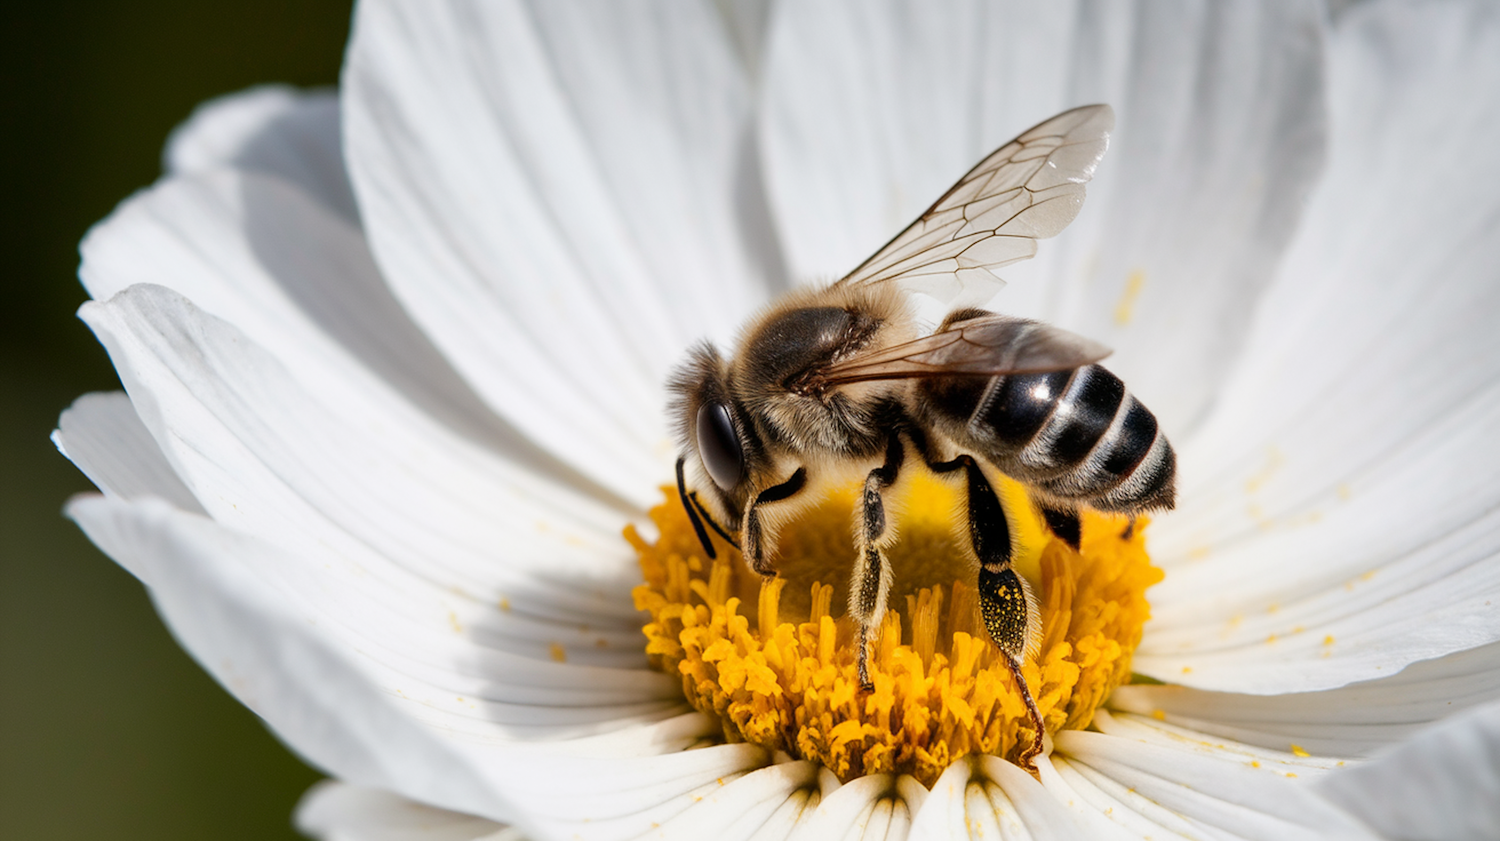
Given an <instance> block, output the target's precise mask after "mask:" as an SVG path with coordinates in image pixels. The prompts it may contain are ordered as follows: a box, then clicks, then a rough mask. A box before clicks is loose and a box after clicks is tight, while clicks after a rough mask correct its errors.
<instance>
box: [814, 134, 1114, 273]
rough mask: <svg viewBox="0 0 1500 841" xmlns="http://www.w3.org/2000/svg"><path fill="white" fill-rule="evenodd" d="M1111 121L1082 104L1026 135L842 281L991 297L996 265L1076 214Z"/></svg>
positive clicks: (1017, 257) (1027, 251)
mask: <svg viewBox="0 0 1500 841" xmlns="http://www.w3.org/2000/svg"><path fill="white" fill-rule="evenodd" d="M1114 125H1115V112H1114V110H1113V109H1111V108H1110V107H1109V106H1108V105H1085V106H1083V107H1081V108H1074V109H1073V110H1071V111H1064V112H1063V113H1061V114H1058V115H1057V116H1056V117H1053V118H1052V119H1050V120H1047V121H1046V122H1043V123H1041V124H1040V125H1037V126H1035V127H1034V128H1032V129H1030V130H1028V131H1027V132H1025V133H1024V134H1022V135H1021V136H1020V137H1017V138H1016V139H1015V140H1012V141H1011V142H1009V143H1007V144H1005V145H1004V146H1002V147H1000V148H999V149H996V150H995V151H994V152H993V153H991V154H990V156H989V157H987V158H985V159H984V160H982V161H980V162H979V164H978V166H975V167H974V168H973V169H971V170H969V172H968V174H967V175H965V176H964V177H963V178H961V179H959V181H958V183H957V184H954V185H953V187H952V189H950V190H949V191H948V192H947V193H944V194H943V197H942V198H940V199H938V200H937V202H936V203H934V204H933V205H932V207H930V208H928V209H927V212H925V213H923V214H922V215H921V216H920V217H919V218H918V219H917V221H915V222H913V223H911V225H910V226H908V227H907V228H906V230H904V231H902V232H901V233H899V234H897V235H896V236H895V238H894V239H892V240H891V241H890V242H888V243H886V244H885V246H884V247H883V248H881V249H880V250H879V251H877V252H875V254H874V255H873V256H872V257H870V259H868V260H866V261H865V262H864V263H861V264H860V266H859V268H857V269H855V270H854V271H852V272H850V273H849V274H848V275H847V276H845V277H844V278H843V279H842V280H840V281H839V283H841V284H843V283H883V282H888V281H895V282H899V283H900V284H901V285H902V286H903V287H904V288H907V289H909V290H910V291H913V292H923V293H926V294H929V295H932V296H934V297H936V298H939V299H940V300H947V301H951V300H954V299H955V298H958V297H961V296H962V297H971V296H970V295H965V294H964V293H965V290H966V289H979V290H984V289H988V291H989V292H991V293H993V292H994V291H997V290H998V289H999V287H1000V286H1001V285H1003V281H1000V279H999V278H998V277H996V276H995V275H994V273H993V271H994V270H995V269H998V268H1000V267H1001V266H1008V265H1010V264H1011V263H1015V262H1018V261H1021V260H1025V259H1027V258H1029V257H1031V256H1032V255H1034V254H1036V241H1037V240H1039V239H1047V238H1048V237H1054V236H1057V235H1058V234H1059V233H1062V230H1063V228H1066V227H1067V226H1068V223H1070V222H1072V221H1073V218H1074V217H1075V216H1077V215H1078V211H1079V209H1080V208H1082V207H1083V195H1084V185H1085V184H1086V183H1088V181H1089V179H1091V178H1093V177H1094V168H1095V167H1096V166H1098V164H1099V160H1100V159H1101V158H1103V157H1104V151H1105V150H1106V149H1108V148H1109V132H1110V130H1111V129H1113V128H1114ZM986 297H987V296H986Z"/></svg>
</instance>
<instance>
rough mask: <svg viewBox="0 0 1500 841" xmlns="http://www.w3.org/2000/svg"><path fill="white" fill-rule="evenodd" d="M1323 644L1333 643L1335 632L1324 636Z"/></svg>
mask: <svg viewBox="0 0 1500 841" xmlns="http://www.w3.org/2000/svg"><path fill="white" fill-rule="evenodd" d="M1323 644H1324V645H1333V634H1329V635H1328V636H1326V637H1324V638H1323Z"/></svg>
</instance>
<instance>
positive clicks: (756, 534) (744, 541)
mask: <svg viewBox="0 0 1500 841" xmlns="http://www.w3.org/2000/svg"><path fill="white" fill-rule="evenodd" d="M806 484H807V468H805V467H799V468H797V472H795V473H793V474H792V475H791V477H790V478H788V479H787V480H786V481H785V482H782V483H781V484H779V485H772V486H771V487H769V488H766V489H765V490H763V491H761V492H760V493H758V494H756V495H755V496H753V497H751V498H750V502H749V503H748V504H747V505H746V506H745V531H744V535H743V536H742V537H741V538H740V551H741V552H742V553H744V556H745V562H746V563H748V564H750V568H751V569H753V570H755V571H756V572H758V573H760V574H761V575H766V576H770V575H775V574H776V567H774V566H772V564H771V553H772V552H773V551H774V550H775V548H776V534H775V533H774V531H772V530H770V529H768V528H767V527H766V524H765V521H764V520H762V519H761V516H760V507H761V506H762V505H768V504H770V503H773V502H780V501H782V500H783V499H787V498H789V497H791V496H793V495H795V494H796V493H797V492H798V491H800V490H802V487H803V486H804V485H806Z"/></svg>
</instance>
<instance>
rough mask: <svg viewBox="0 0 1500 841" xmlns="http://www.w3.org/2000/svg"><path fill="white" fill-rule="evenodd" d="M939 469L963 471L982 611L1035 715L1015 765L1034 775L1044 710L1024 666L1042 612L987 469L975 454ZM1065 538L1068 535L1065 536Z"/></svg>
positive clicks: (935, 468) (932, 465)
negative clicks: (1015, 559) (1020, 569)
mask: <svg viewBox="0 0 1500 841" xmlns="http://www.w3.org/2000/svg"><path fill="white" fill-rule="evenodd" d="M928 466H929V467H930V468H932V470H933V471H934V472H937V473H949V472H952V471H954V470H960V469H961V470H963V471H964V472H965V475H966V477H967V479H968V491H969V545H970V546H971V547H972V548H973V550H974V555H975V557H976V558H977V559H978V560H979V581H978V584H979V612H980V615H981V616H982V617H983V618H984V626H985V629H986V630H988V631H989V633H990V639H992V640H994V641H995V645H996V646H997V647H998V648H999V649H1000V651H1001V653H1003V654H1004V655H1005V659H1006V661H1007V662H1008V664H1009V665H1010V672H1011V676H1012V677H1014V678H1015V681H1016V686H1017V687H1018V688H1019V689H1020V690H1021V699H1022V700H1023V701H1025V703H1026V711H1027V713H1028V714H1029V715H1030V717H1031V729H1032V739H1031V743H1030V744H1029V745H1027V746H1026V747H1025V748H1024V749H1023V750H1022V751H1021V754H1020V756H1019V757H1018V759H1017V764H1018V765H1020V766H1021V767H1022V768H1024V769H1026V770H1027V771H1029V772H1031V773H1032V774H1033V775H1035V774H1036V773H1037V771H1036V762H1035V760H1036V757H1037V756H1038V755H1039V754H1040V753H1041V752H1042V737H1043V735H1044V733H1045V729H1044V727H1043V723H1042V714H1041V712H1040V711H1039V710H1038V709H1037V707H1036V701H1035V700H1034V699H1032V697H1031V690H1030V688H1029V687H1027V685H1026V679H1025V677H1024V676H1023V675H1022V673H1021V666H1022V665H1023V664H1024V663H1025V662H1026V658H1027V657H1028V656H1030V655H1032V654H1033V653H1035V649H1036V647H1037V644H1038V638H1039V637H1040V635H1041V612H1040V611H1039V610H1038V608H1037V602H1036V597H1035V596H1034V595H1032V592H1031V586H1030V585H1029V584H1027V583H1026V579H1024V578H1022V577H1021V576H1020V575H1019V574H1018V573H1017V572H1016V570H1015V567H1013V566H1012V565H1011V543H1010V524H1009V523H1008V522H1007V521H1006V519H1005V509H1004V507H1003V506H1001V504H1000V497H999V496H997V495H996V493H995V490H994V488H993V487H991V486H990V482H989V480H988V479H987V478H985V475H984V471H983V470H981V469H980V467H979V463H978V462H976V461H975V460H974V458H973V457H972V456H967V455H961V456H959V457H958V458H956V459H954V460H952V461H949V462H942V463H929V464H928ZM1065 539H1066V538H1065Z"/></svg>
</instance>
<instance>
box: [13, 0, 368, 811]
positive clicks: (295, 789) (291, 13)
mask: <svg viewBox="0 0 1500 841" xmlns="http://www.w3.org/2000/svg"><path fill="white" fill-rule="evenodd" d="M349 7H350V4H349V3H348V2H310V1H309V0H302V2H298V0H233V2H225V0H216V1H215V2H211V3H204V2H198V1H196V0H134V2H130V3H7V4H6V7H5V15H4V22H3V27H4V29H3V32H4V34H3V35H0V39H3V40H0V66H3V72H0V86H3V91H4V98H3V100H0V102H3V120H4V125H3V128H0V148H3V150H4V151H3V156H0V173H3V174H0V178H3V187H0V196H3V202H0V213H3V214H4V216H3V219H0V237H3V240H0V265H3V267H4V268H3V276H4V283H5V285H4V289H3V299H0V301H3V303H0V453H3V456H0V459H3V461H0V471H3V472H0V838H4V839H7V841H11V839H15V841H23V840H24V841H29V840H30V839H64V838H66V839H75V838H87V837H93V838H99V839H111V841H119V840H120V839H134V838H151V839H176V838H193V839H199V838H220V839H232V838H256V839H267V838H295V837H298V836H297V835H296V834H295V833H294V832H293V831H292V829H291V822H290V815H291V810H292V807H293V806H294V804H295V803H296V801H297V798H298V797H299V796H300V795H301V793H302V792H303V791H304V790H306V788H307V787H308V786H309V785H310V784H311V783H312V782H313V781H314V780H316V779H317V778H318V774H317V773H316V772H314V771H312V770H311V769H309V768H308V767H306V766H305V765H303V764H302V763H301V762H299V761H298V760H297V759H296V758H295V757H293V756H292V755H291V754H290V753H288V752H287V750H286V749H285V748H283V747H282V746H281V745H280V744H279V743H278V742H277V741H276V740H275V739H274V738H273V737H272V736H271V735H270V734H269V733H268V732H267V731H266V730H265V728H264V727H262V726H261V724H260V721H259V719H257V718H256V717H255V716H254V715H252V714H251V713H250V712H249V711H247V710H245V709H244V708H243V707H241V706H239V704H237V703H236V702H234V701H233V700H232V699H231V698H230V697H229V695H227V694H226V693H225V692H224V691H223V690H221V689H220V688H219V687H218V686H217V685H216V684H215V683H214V682H213V681H212V680H210V679H209V678H208V676H207V675H205V674H204V673H203V672H202V671H200V670H199V669H198V667H197V665H196V664H194V663H193V662H192V661H191V660H189V659H188V657H187V656H186V655H185V654H184V653H183V652H182V650H181V649H179V648H178V647H177V645H176V643H175V642H173V641H172V639H171V637H170V636H169V635H168V633H167V631H166V629H165V628H164V627H163V626H162V624H161V622H160V620H158V619H157V618H156V614H155V613H154V612H153V611H152V609H151V605H150V603H149V601H148V600H147V598H146V593H145V591H144V590H143V589H142V587H141V586H140V584H139V583H138V582H136V581H135V579H133V578H131V577H130V576H129V575H128V574H126V573H125V572H124V571H122V570H121V569H119V568H118V567H116V566H115V565H114V564H113V563H112V562H111V561H110V560H108V559H107V558H105V557H104V556H103V555H102V554H100V553H99V552H98V551H97V550H95V549H94V548H93V547H92V546H91V545H90V544H89V543H88V541H86V540H85V539H84V538H83V537H82V536H81V535H80V534H79V532H78V530H77V529H76V528H74V526H73V525H72V524H71V523H70V522H68V521H66V520H64V519H63V518H62V516H61V514H60V510H61V508H62V504H63V502H64V500H66V499H67V497H68V496H69V495H71V494H73V493H76V492H79V491H83V490H87V489H89V484H88V482H87V481H86V480H85V479H84V478H83V477H82V476H81V475H80V474H79V473H78V472H77V471H76V470H74V469H73V467H72V465H70V464H69V463H68V462H67V461H66V460H64V459H63V458H62V457H61V456H59V455H58V454H57V452H56V450H54V449H53V447H52V445H51V443H50V442H49V441H48V440H47V435H48V433H49V432H50V431H51V430H52V427H53V425H54V423H55V421H56V418H57V413H58V412H59V411H60V410H61V409H63V408H64V407H65V406H67V405H68V403H69V402H71V401H72V399H73V398H74V397H75V396H77V395H79V394H81V393H83V392H85V391H92V390H101V389H113V388H118V387H119V385H118V382H117V381H116V379H115V376H114V373H113V371H112V370H111V369H110V367H109V364H108V361H107V359H106V358H105V355H104V352H103V351H102V350H101V349H100V348H99V346H98V345H97V344H96V343H95V342H94V340H93V337H92V336H91V335H90V334H89V333H88V331H87V330H86V329H84V327H83V325H82V324H81V323H80V322H78V321H77V320H76V319H75V318H74V317H73V312H74V310H75V309H77V307H78V305H79V304H80V303H82V302H83V300H84V294H83V289H82V287H80V286H79V284H78V281H77V279H76V276H75V273H76V270H77V263H78V257H77V244H78V240H79V238H80V237H82V236H83V233H84V231H85V230H86V229H87V227H88V226H89V225H90V224H92V223H93V222H95V221H97V220H99V219H101V218H102V217H104V216H105V215H106V214H107V213H109V211H110V209H111V208H113V207H114V205H115V204H116V203H117V202H118V201H119V200H120V199H122V198H124V197H125V196H126V195H128V194H129V193H130V192H132V191H133V190H135V189H137V188H140V187H143V186H145V185H147V184H149V183H151V182H152V181H153V180H154V179H155V178H156V177H157V175H158V174H159V173H160V160H161V148H162V144H163V141H164V140H165V138H166V136H167V132H168V131H170V130H171V129H172V127H173V126H174V125H176V124H177V123H178V122H180V121H181V120H182V119H183V118H185V117H186V116H187V115H188V113H189V112H190V111H191V110H192V108H193V106H194V105H195V104H197V103H198V102H200V101H202V100H204V99H207V98H209V97H213V96H216V95H218V94H222V93H227V92H230V91H234V90H238V89H241V88H244V87H247V86H249V85H252V84H256V83H259V82H291V83H295V84H301V85H319V84H321V85H328V84H333V83H334V82H335V81H336V80H337V78H338V69H339V63H340V61H341V59H342V55H343V46H344V40H345V38H346V37H347V34H348V26H349V12H350V8H349Z"/></svg>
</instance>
